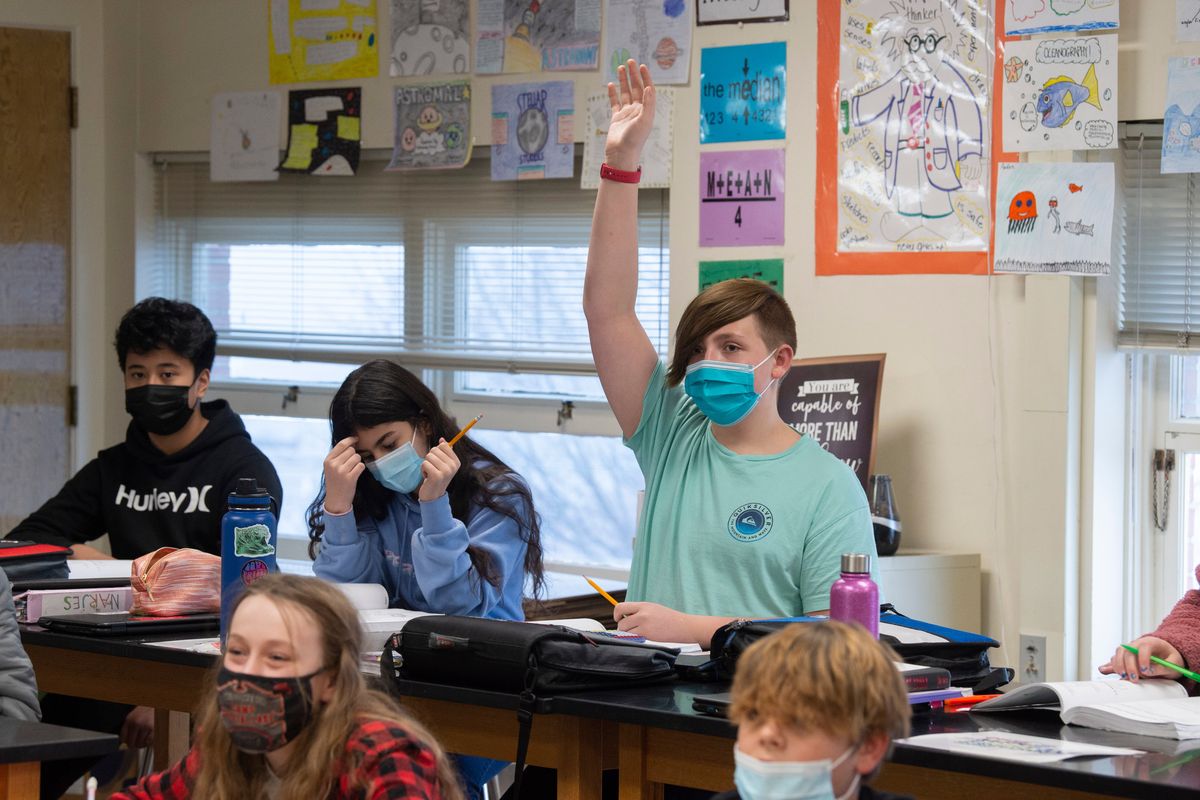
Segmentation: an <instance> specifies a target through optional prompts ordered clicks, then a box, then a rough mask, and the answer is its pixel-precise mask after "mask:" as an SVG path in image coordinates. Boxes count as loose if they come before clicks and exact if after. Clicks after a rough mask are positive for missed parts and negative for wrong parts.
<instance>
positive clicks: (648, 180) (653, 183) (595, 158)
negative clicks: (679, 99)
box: [580, 87, 675, 189]
mask: <svg viewBox="0 0 1200 800" xmlns="http://www.w3.org/2000/svg"><path fill="white" fill-rule="evenodd" d="M656 93H657V97H656V100H655V103H656V104H655V107H654V127H653V128H652V129H651V131H650V138H649V139H647V140H646V146H645V148H644V149H643V151H642V179H641V181H640V182H639V183H638V188H639V189H667V188H669V187H670V186H671V162H672V160H673V156H672V147H671V143H672V142H673V141H674V140H675V139H674V124H675V90H674V89H671V88H668V87H663V88H661V89H657V90H656ZM587 104H588V105H587V126H588V127H587V131H586V135H585V136H584V138H583V176H582V180H581V181H580V188H582V189H597V188H599V187H600V165H601V164H602V163H604V140H605V138H606V137H607V136H608V123H609V120H610V119H611V118H612V108H611V107H610V106H609V104H608V93H607V92H597V93H596V94H593V95H590V96H589V97H588V99H587Z"/></svg>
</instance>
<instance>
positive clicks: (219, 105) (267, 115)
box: [209, 92, 280, 182]
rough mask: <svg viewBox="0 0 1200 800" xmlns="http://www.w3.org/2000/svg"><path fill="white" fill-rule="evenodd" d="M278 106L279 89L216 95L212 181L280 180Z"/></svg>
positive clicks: (213, 122) (212, 140)
mask: <svg viewBox="0 0 1200 800" xmlns="http://www.w3.org/2000/svg"><path fill="white" fill-rule="evenodd" d="M279 106H280V102H279V93H278V92H230V93H227V94H218V95H213V99H212V132H211V138H210V140H209V179H210V180H212V181H213V182H218V181H274V180H278V179H279V173H278V172H276V171H275V167H276V165H277V164H279Z"/></svg>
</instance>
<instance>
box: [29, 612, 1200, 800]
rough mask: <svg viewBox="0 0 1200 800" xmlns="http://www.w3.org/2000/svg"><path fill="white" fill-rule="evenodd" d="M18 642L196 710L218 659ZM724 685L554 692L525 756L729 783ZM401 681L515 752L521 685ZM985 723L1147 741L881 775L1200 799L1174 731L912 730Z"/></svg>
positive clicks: (62, 671) (109, 696)
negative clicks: (1033, 759) (1040, 760)
mask: <svg viewBox="0 0 1200 800" xmlns="http://www.w3.org/2000/svg"><path fill="white" fill-rule="evenodd" d="M161 638H178V637H161ZM22 639H23V640H24V642H25V646H26V648H27V650H28V651H29V654H30V658H31V659H32V660H33V662H34V668H35V670H36V671H37V674H38V683H39V686H41V687H42V688H43V689H45V690H48V691H56V692H66V693H70V694H77V695H80V696H84V697H94V698H97V699H102V700H112V701H116V702H124V703H140V704H143V705H152V706H155V707H157V708H160V709H167V710H173V711H175V712H179V711H190V710H191V709H192V707H193V705H194V704H195V701H196V700H197V699H198V697H199V695H200V693H201V692H202V691H203V689H204V687H205V685H206V683H207V679H208V675H209V672H208V670H209V669H210V668H211V666H212V664H213V657H212V656H211V655H207V654H200V653H187V652H180V651H173V650H164V649H161V648H154V647H149V646H147V645H145V644H143V643H142V641H144V640H140V639H128V638H121V637H114V638H109V639H102V638H91V637H84V636H72V635H69V634H60V633H51V632H48V631H43V630H41V629H40V628H36V627H32V626H28V627H26V628H24V629H23V630H22ZM722 688H723V687H721V686H719V685H713V684H702V683H688V682H672V683H666V684H656V685H651V686H638V687H630V688H627V689H617V690H603V691H593V692H581V693H578V694H571V695H560V696H558V697H552V698H546V699H544V700H542V701H541V703H540V704H539V706H538V708H537V714H536V716H535V718H534V722H533V728H532V737H531V743H530V757H529V761H530V763H532V764H539V765H542V766H548V767H554V768H556V769H558V770H559V776H558V781H559V798H561V800H599V796H600V772H601V770H603V769H606V768H610V767H619V768H620V770H621V777H620V787H621V798H622V800H640V798H653V797H658V796H661V795H660V787H661V785H662V784H666V783H673V784H677V785H682V786H695V787H698V788H701V789H710V790H713V791H718V790H724V789H727V788H729V787H731V786H732V785H733V752H732V746H733V738H734V728H733V726H731V725H730V724H729V723H727V722H726V721H724V720H722V719H716V718H713V717H706V716H703V715H700V714H697V713H696V712H694V711H693V710H692V698H693V697H694V696H695V695H697V694H708V693H711V692H713V691H721V690H722ZM399 689H400V695H401V700H402V702H403V703H404V704H405V705H406V706H407V707H408V708H409V709H411V710H412V712H413V713H414V714H415V715H416V716H417V717H418V718H420V719H421V720H423V721H424V722H425V723H426V724H427V725H429V727H430V728H431V729H432V730H433V732H434V733H435V734H436V735H437V736H438V738H439V739H440V740H441V742H442V744H443V745H445V746H446V748H447V749H449V750H451V751H457V752H464V753H470V754H477V755H484V756H490V757H494V758H499V759H504V760H511V759H512V758H513V756H514V755H515V750H516V731H517V721H516V710H515V709H516V697H515V696H514V695H510V694H505V693H499V692H485V691H481V690H474V689H462V688H458V687H452V686H443V685H440V684H433V683H426V682H421V681H401V682H400V683H399ZM175 716H176V717H183V715H182V714H176V715H175ZM160 719H161V718H160ZM184 722H185V723H186V718H184ZM981 729H990V730H1011V731H1016V732H1019V733H1028V734H1033V735H1039V736H1050V737H1060V738H1067V739H1071V740H1077V741H1084V742H1092V743H1095V744H1108V745H1113V746H1120V747H1134V748H1137V749H1141V750H1146V751H1148V752H1147V753H1146V754H1144V755H1140V756H1119V757H1113V758H1087V759H1073V760H1070V761H1065V762H1058V763H1055V764H1046V765H1017V764H1012V763H1008V762H1001V761H994V760H989V759H981V758H977V757H974V756H962V755H955V754H950V753H942V752H938V751H933V750H925V749H923V748H917V747H912V746H908V745H897V746H896V747H895V749H894V751H893V753H892V756H891V758H890V759H889V762H888V763H887V764H886V765H885V767H884V770H883V773H882V774H881V775H880V776H879V778H878V779H877V781H876V782H875V785H877V786H878V787H880V788H885V789H888V790H890V791H895V792H903V793H908V794H914V795H915V796H917V797H920V798H922V800H937V798H962V797H970V798H971V800H992V798H996V799H997V800H999V798H1011V797H1013V796H1020V797H1021V798H1022V800H1036V798H1044V797H1045V798H1051V797H1053V798H1069V799H1071V800H1082V799H1083V798H1088V797H1153V798H1155V800H1176V799H1177V798H1185V797H1186V798H1195V797H1198V796H1200V749H1198V750H1195V751H1193V752H1191V753H1187V752H1177V751H1178V750H1180V747H1179V743H1177V742H1172V741H1168V740H1159V739H1149V738H1145V737H1131V736H1123V735H1120V734H1112V733H1106V732H1104V731H1094V730H1088V729H1086V728H1074V727H1066V726H1063V725H1062V724H1061V722H1060V721H1059V720H1058V717H1057V716H1056V715H1054V714H1052V713H1048V712H1009V713H1005V714H991V715H985V714H953V715H941V714H937V715H930V716H926V717H918V718H916V719H915V720H914V733H946V732H955V731H974V730H981ZM175 733H177V734H178V735H175V736H172V737H171V739H170V741H171V743H172V745H173V746H175V747H179V746H180V745H179V744H176V743H177V742H180V741H182V743H183V746H186V727H184V728H183V729H182V730H176V731H175ZM156 750H157V748H156ZM156 760H157V758H156ZM168 763H169V762H168Z"/></svg>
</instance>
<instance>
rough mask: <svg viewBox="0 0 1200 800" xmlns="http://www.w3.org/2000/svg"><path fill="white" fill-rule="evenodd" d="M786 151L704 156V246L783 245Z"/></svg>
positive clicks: (736, 151) (701, 174) (701, 188)
mask: <svg viewBox="0 0 1200 800" xmlns="http://www.w3.org/2000/svg"><path fill="white" fill-rule="evenodd" d="M783 221H784V151H783V150H782V149H779V150H725V151H721V152H716V153H701V154H700V244H701V246H704V247H744V246H747V245H761V244H776V245H778V244H783V243H784V224H783Z"/></svg>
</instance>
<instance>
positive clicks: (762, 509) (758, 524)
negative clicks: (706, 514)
mask: <svg viewBox="0 0 1200 800" xmlns="http://www.w3.org/2000/svg"><path fill="white" fill-rule="evenodd" d="M774 523H775V515H774V514H772V513H771V509H769V508H767V507H766V506H764V505H763V504H762V503H746V505H744V506H742V507H741V508H738V509H737V510H735V511H734V512H733V513H732V514H730V515H729V528H728V529H729V535H730V536H732V537H733V538H734V539H737V540H738V541H739V542H757V541H758V540H759V539H761V538H763V537H764V536H766V535H767V534H768V533H770V532H771V527H772V526H773V525H774Z"/></svg>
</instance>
